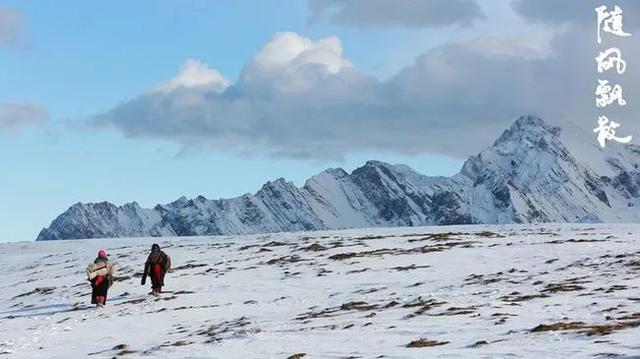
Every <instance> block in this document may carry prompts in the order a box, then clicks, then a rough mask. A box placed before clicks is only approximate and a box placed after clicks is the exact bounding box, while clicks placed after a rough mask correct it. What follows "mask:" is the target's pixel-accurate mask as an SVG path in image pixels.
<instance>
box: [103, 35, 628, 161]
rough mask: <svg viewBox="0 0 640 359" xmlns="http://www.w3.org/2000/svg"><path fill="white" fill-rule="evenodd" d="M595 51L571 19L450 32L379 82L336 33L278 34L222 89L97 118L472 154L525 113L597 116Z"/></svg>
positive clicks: (159, 97)
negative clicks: (537, 42)
mask: <svg viewBox="0 0 640 359" xmlns="http://www.w3.org/2000/svg"><path fill="white" fill-rule="evenodd" d="M547 42H548V41H542V42H541V43H545V44H547ZM625 44H626V45H625V47H624V48H625V54H626V55H625V56H628V58H629V63H630V64H632V63H634V61H635V60H634V59H638V61H640V58H639V57H640V52H639V51H638V50H640V49H639V48H638V46H637V45H634V42H626V43H625ZM612 45H613V44H612ZM595 56H597V47H596V44H595V40H594V39H593V31H590V30H589V28H588V27H581V26H579V25H574V26H568V27H565V28H564V30H562V31H559V32H557V33H555V35H554V36H553V41H551V42H550V45H546V46H533V47H531V46H525V45H523V44H522V37H518V36H511V35H510V36H504V35H501V36H491V35H489V36H481V37H475V38H470V39H466V40H459V39H457V40H451V41H449V42H446V43H444V44H443V45H441V46H438V47H435V48H433V49H430V50H428V51H427V52H425V53H424V54H423V55H421V56H419V57H418V58H417V59H416V61H415V63H414V64H411V65H409V66H406V67H405V68H404V69H402V70H401V71H399V72H398V73H397V74H396V75H394V76H392V77H390V78H389V79H388V80H385V81H379V80H377V79H376V78H373V77H370V76H366V75H364V74H362V73H360V72H359V71H358V70H357V69H356V68H355V67H354V66H353V65H352V64H351V63H350V62H349V61H348V60H347V59H345V58H344V57H343V55H342V48H341V45H340V42H339V41H338V40H337V39H336V38H327V39H321V40H316V41H314V40H311V39H308V38H305V37H302V36H299V35H296V34H293V33H281V34H276V36H274V38H273V39H272V40H271V41H270V42H269V43H267V44H266V45H265V46H264V47H263V48H262V49H261V50H260V51H259V52H258V53H257V54H256V56H255V57H254V58H253V59H252V61H250V62H249V63H248V64H247V65H246V67H245V68H244V70H243V72H242V74H241V76H240V79H239V80H238V81H237V82H236V83H234V84H232V85H230V86H229V87H228V88H226V89H225V90H224V91H222V92H219V91H213V90H211V89H207V88H201V87H186V88H179V89H176V90H174V91H172V92H168V93H150V94H144V95H142V96H140V97H138V98H136V99H133V100H131V101H129V102H126V103H123V104H120V105H118V106H117V107H115V108H114V109H113V110H111V111H109V112H107V113H104V114H102V115H99V116H97V117H96V122H97V123H100V124H109V125H113V126H115V127H116V128H117V129H119V130H120V131H122V132H123V133H124V134H125V135H126V136H130V137H151V138H162V139H172V140H175V141H178V142H180V143H182V144H184V145H185V146H194V145H196V146H210V147H213V148H216V149H220V150H225V151H233V152H242V153H252V152H254V153H268V154H272V155H275V156H283V157H290V158H315V159H326V158H332V159H335V158H341V157H342V156H344V155H345V154H347V153H350V152H354V151H371V150H378V151H391V152H396V153H405V154H407V153H409V154H411V153H414V154H415V153H444V154H447V155H452V156H459V157H462V158H464V157H466V156H467V155H469V154H472V153H474V152H476V151H478V150H479V149H481V148H482V147H483V146H486V145H488V144H490V142H491V141H493V140H494V139H495V136H496V135H497V134H498V133H499V131H501V130H503V129H504V128H506V127H507V126H509V125H510V123H511V122H512V121H514V120H515V119H516V118H518V117H519V116H521V115H524V114H530V113H531V114H536V115H540V116H543V118H545V119H546V120H548V121H549V122H552V123H554V122H555V123H557V124H562V122H563V121H564V122H566V121H569V120H573V121H575V122H579V123H580V124H583V125H584V126H585V127H587V126H590V125H591V123H592V122H593V123H595V122H594V121H595V119H596V118H597V114H596V109H595V106H594V105H593V89H594V88H595V87H594V86H595V84H597V75H598V74H597V71H596V70H595V61H594V57H595ZM625 76H626V77H625V79H635V78H638V72H637V70H635V69H634V68H633V66H630V69H629V70H627V75H625ZM624 85H625V93H627V96H626V97H627V98H630V99H632V98H635V97H637V94H638V92H639V91H640V87H639V86H638V85H637V84H636V83H635V82H632V81H627V83H625V84H624ZM639 109H640V107H638V106H628V108H626V109H624V110H625V111H626V112H624V113H620V115H624V118H628V119H629V120H628V121H627V122H623V124H627V123H629V125H628V128H625V131H623V132H625V133H626V131H627V130H629V131H635V130H636V129H635V128H634V127H633V126H634V125H633V123H634V122H637V121H633V120H634V119H635V118H637V117H638V116H637V115H638V114H639V111H638V110H639ZM614 114H615V113H612V115H614ZM613 117H614V118H615V117H616V116H613ZM637 127H639V128H638V129H637V130H638V131H640V125H638V126H637ZM632 134H633V133H632ZM586 140H588V139H586Z"/></svg>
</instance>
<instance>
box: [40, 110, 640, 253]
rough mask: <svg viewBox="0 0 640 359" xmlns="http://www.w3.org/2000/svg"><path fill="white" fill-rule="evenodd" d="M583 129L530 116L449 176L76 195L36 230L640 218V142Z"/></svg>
mask: <svg viewBox="0 0 640 359" xmlns="http://www.w3.org/2000/svg"><path fill="white" fill-rule="evenodd" d="M592 137H593V136H588V137H587V134H585V135H584V136H581V137H580V136H577V135H576V132H575V131H566V132H565V131H564V130H561V129H560V128H559V127H554V126H550V125H548V124H547V123H545V122H544V121H543V120H542V119H540V118H537V117H535V116H524V117H521V118H520V119H518V120H517V121H516V122H515V123H514V124H513V125H512V126H511V127H510V128H509V129H507V130H506V131H504V132H503V133H502V135H501V136H500V137H499V138H498V139H497V140H496V141H495V143H494V144H493V145H492V146H490V147H489V148H487V149H485V150H484V151H482V152H480V153H479V154H477V155H475V156H472V157H470V158H469V159H468V160H467V161H466V162H465V163H464V165H463V167H462V169H461V171H460V172H459V173H458V174H456V175H454V176H452V177H430V176H425V175H422V174H420V173H417V172H416V171H414V170H412V169H411V168H409V167H408V166H405V165H391V164H387V163H384V162H379V161H368V162H367V163H366V164H365V165H364V166H362V167H359V168H357V169H355V170H354V171H353V172H351V173H347V172H346V171H345V170H343V169H342V168H330V169H327V170H325V171H323V172H321V173H320V174H317V175H315V176H313V177H311V178H310V179H308V180H307V181H306V182H305V184H304V186H302V187H300V188H298V187H296V186H295V185H294V184H293V183H291V182H287V181H286V180H285V179H282V178H280V179H278V180H275V181H272V182H271V181H270V182H267V183H266V184H264V185H263V186H262V188H261V189H260V190H258V191H257V192H256V193H255V194H245V195H242V196H240V197H237V198H232V199H218V200H211V199H207V198H205V197H203V196H198V197H196V198H193V199H187V198H185V197H182V198H179V199H178V200H176V201H174V202H171V203H168V204H162V205H160V204H159V205H157V206H155V207H154V208H142V207H140V206H139V205H138V204H137V203H136V202H132V203H127V204H125V205H122V206H116V205H114V204H112V203H109V202H100V203H77V204H75V205H73V206H71V207H70V208H69V209H68V210H67V211H65V212H64V213H62V214H61V215H59V216H58V217H57V218H56V219H55V220H53V222H52V223H51V225H50V226H49V227H48V228H44V229H43V230H42V231H41V232H40V234H39V235H38V238H37V240H39V241H41V240H57V239H79V238H108V237H140V236H199V235H231V234H254V233H266V232H287V231H307V230H322V229H341V228H358V227H382V226H384V227H393V226H423V225H450V224H479V223H484V224H500V223H534V222H638V220H639V219H640V210H639V209H638V208H639V207H638V205H640V171H639V169H638V165H639V164H640V147H639V146H635V145H619V144H616V143H612V144H611V145H608V146H607V148H606V149H602V148H600V147H598V146H597V145H596V144H595V141H593V138H592Z"/></svg>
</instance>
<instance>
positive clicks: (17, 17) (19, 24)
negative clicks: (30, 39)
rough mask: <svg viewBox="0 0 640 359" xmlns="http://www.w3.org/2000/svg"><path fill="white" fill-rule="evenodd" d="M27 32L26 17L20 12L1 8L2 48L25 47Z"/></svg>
mask: <svg viewBox="0 0 640 359" xmlns="http://www.w3.org/2000/svg"><path fill="white" fill-rule="evenodd" d="M25 40H26V30H25V21H24V17H23V16H22V14H21V13H19V12H18V11H15V10H12V9H9V8H4V7H0V46H8V47H13V48H20V47H22V46H24V41H25Z"/></svg>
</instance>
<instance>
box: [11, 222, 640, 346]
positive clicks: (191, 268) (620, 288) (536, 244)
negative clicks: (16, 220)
mask: <svg viewBox="0 0 640 359" xmlns="http://www.w3.org/2000/svg"><path fill="white" fill-rule="evenodd" d="M639 232H640V225H548V224H547V225H524V226H513V225H511V226H456V227H429V228H388V229H387V228H383V229H381V228H376V229H358V230H345V231H326V232H309V233H286V234H269V235H254V236H233V237H194V238H162V239H151V238H135V239H109V240H95V239H93V240H76V241H51V242H37V243H36V242H33V243H24V242H23V243H7V244H0V258H2V259H1V260H0V357H7V358H85V357H90V358H100V357H120V356H123V357H126V358H129V357H158V358H303V357H304V358H347V357H351V358H436V357H446V358H467V357H469V358H502V357H527V358H556V357H562V358H576V357H579V358H587V357H598V356H603V357H604V356H607V357H616V356H617V357H625V356H630V355H638V354H639V353H640V289H639V288H638V286H639V285H640V242H638V240H637V237H636V234H637V233H639ZM155 241H158V242H159V243H160V245H161V246H162V247H163V249H164V250H165V251H166V252H167V253H168V254H169V255H170V256H171V257H172V260H173V267H174V269H173V270H172V272H171V273H169V274H168V277H167V280H166V284H167V286H166V288H165V289H166V290H167V291H168V292H167V293H164V294H163V295H162V297H161V298H158V299H156V298H154V297H151V296H148V295H147V293H148V291H149V288H148V287H147V286H145V287H142V286H141V285H140V275H141V271H142V264H143V262H144V260H145V259H146V255H147V253H148V250H149V247H150V245H151V243H153V242H155ZM100 248H104V249H106V250H107V252H108V253H109V254H110V258H111V260H112V261H114V262H115V263H116V266H117V274H116V275H117V276H118V277H119V278H118V281H117V282H116V283H115V284H114V286H113V287H112V288H111V290H110V293H109V295H110V298H109V301H108V303H107V307H106V308H104V309H102V310H97V309H95V308H93V307H91V306H90V304H89V299H90V298H89V293H90V288H89V284H88V282H87V281H86V280H85V278H84V270H85V268H86V266H87V264H88V263H89V262H90V261H92V260H93V259H94V257H95V254H96V253H97V251H98V249H100ZM296 354H297V356H296Z"/></svg>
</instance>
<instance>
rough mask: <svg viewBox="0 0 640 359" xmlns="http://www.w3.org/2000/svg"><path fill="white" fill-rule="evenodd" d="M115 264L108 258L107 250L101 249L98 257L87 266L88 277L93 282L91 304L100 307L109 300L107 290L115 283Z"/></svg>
mask: <svg viewBox="0 0 640 359" xmlns="http://www.w3.org/2000/svg"><path fill="white" fill-rule="evenodd" d="M113 273H114V266H113V263H111V261H109V259H108V258H107V252H105V251H104V249H101V250H100V251H99V252H98V258H96V259H95V260H94V261H93V263H91V264H89V266H87V279H88V280H89V281H90V282H91V304H95V305H96V306H97V307H98V308H102V307H104V305H105V303H106V302H107V291H108V290H109V288H110V287H111V285H112V284H113Z"/></svg>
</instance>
